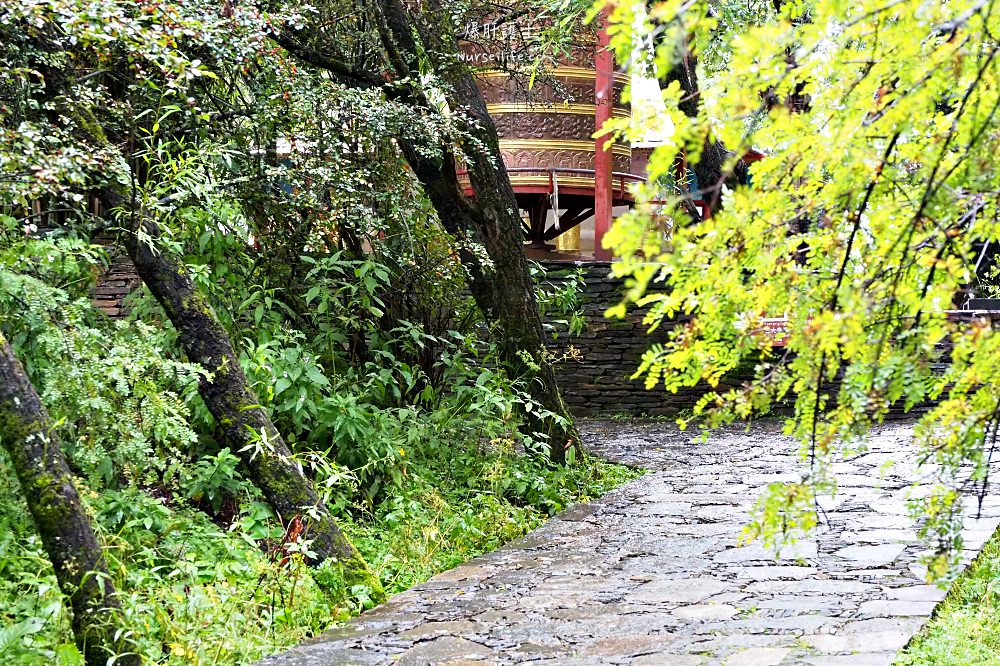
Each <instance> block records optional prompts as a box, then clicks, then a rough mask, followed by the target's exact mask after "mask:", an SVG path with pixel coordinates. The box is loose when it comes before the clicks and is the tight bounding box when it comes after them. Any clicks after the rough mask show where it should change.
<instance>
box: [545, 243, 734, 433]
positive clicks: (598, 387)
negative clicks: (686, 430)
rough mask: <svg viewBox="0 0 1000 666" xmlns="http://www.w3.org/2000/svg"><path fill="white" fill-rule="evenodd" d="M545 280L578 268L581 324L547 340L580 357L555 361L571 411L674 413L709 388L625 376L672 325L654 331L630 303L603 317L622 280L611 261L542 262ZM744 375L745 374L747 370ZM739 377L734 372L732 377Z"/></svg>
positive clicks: (559, 349) (560, 278) (557, 278)
mask: <svg viewBox="0 0 1000 666" xmlns="http://www.w3.org/2000/svg"><path fill="white" fill-rule="evenodd" d="M542 266H544V268H545V269H546V271H547V272H548V276H549V278H548V279H549V281H551V282H553V283H558V282H561V281H563V280H565V278H566V276H568V275H569V274H571V273H572V272H574V271H576V270H582V271H583V277H584V282H585V287H584V288H583V294H582V298H583V304H582V310H583V314H584V318H585V321H586V327H585V329H584V331H583V333H581V334H580V335H579V336H576V337H572V338H571V337H569V336H568V335H567V334H566V328H565V326H560V325H556V324H551V322H550V325H553V326H555V328H556V329H557V330H559V332H560V335H559V337H558V339H557V340H556V341H555V343H553V344H552V345H551V347H552V349H553V351H554V352H555V353H557V354H558V353H560V352H563V351H565V350H566V348H567V347H569V346H570V345H572V346H573V347H575V348H576V349H577V350H579V352H580V358H579V360H573V359H567V360H564V361H562V362H561V363H560V364H559V366H558V367H557V374H558V378H559V386H560V388H561V389H562V391H563V395H564V396H565V398H566V401H567V402H568V403H569V406H570V409H571V411H572V412H573V414H575V415H576V416H608V415H615V414H622V415H626V414H627V415H630V416H674V415H676V414H678V413H679V412H681V411H683V410H684V409H689V408H691V407H692V406H694V404H695V403H696V402H697V401H698V399H699V398H700V397H701V396H702V395H704V394H705V393H706V392H707V391H708V390H709V389H708V388H707V387H704V386H699V387H694V388H686V389H681V390H680V391H678V392H677V393H669V392H667V391H666V390H665V389H664V388H663V386H662V385H661V386H659V387H657V388H655V389H652V390H648V391H647V390H646V388H645V386H644V380H642V379H630V377H631V375H632V374H633V373H634V372H635V371H636V369H637V368H638V367H639V361H640V359H641V358H642V355H643V353H644V352H645V351H646V350H647V349H648V348H649V346H650V345H652V344H655V343H657V342H664V341H666V339H667V335H668V334H669V332H670V330H671V329H672V326H671V325H670V324H666V325H664V326H662V327H661V328H660V329H658V330H657V331H654V332H653V333H648V332H647V328H648V327H647V326H645V325H644V324H643V323H642V319H643V316H644V314H645V310H641V309H637V308H634V307H633V308H630V309H629V312H628V314H627V315H626V317H625V318H624V319H608V318H606V317H605V316H604V313H605V311H606V310H607V309H608V308H609V307H610V306H612V305H615V304H616V303H618V302H619V300H620V298H621V294H622V288H623V282H622V280H620V279H618V278H616V277H614V276H612V275H611V264H610V262H606V261H605V262H556V261H550V262H542ZM748 378H749V375H748ZM737 379H738V378H737Z"/></svg>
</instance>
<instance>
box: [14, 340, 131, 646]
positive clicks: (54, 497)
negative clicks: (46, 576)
mask: <svg viewBox="0 0 1000 666" xmlns="http://www.w3.org/2000/svg"><path fill="white" fill-rule="evenodd" d="M51 429H52V423H51V421H50V420H49V415H48V413H47V412H46V411H45V407H44V406H43V405H42V402H41V400H40V399H39V397H38V393H37V392H36V391H35V387H34V386H32V384H31V381H30V380H29V379H28V376H27V374H25V372H24V368H23V367H21V363H20V362H19V361H18V360H17V358H16V357H15V356H14V352H13V350H12V349H11V347H10V343H8V342H7V340H5V339H4V337H3V336H2V335H0V440H2V443H3V446H4V448H5V449H6V450H7V453H8V454H9V455H10V458H11V461H12V462H13V464H14V473H15V474H17V478H18V481H19V482H20V484H21V490H22V491H23V492H24V496H25V499H26V500H27V502H28V509H29V511H31V515H32V517H33V518H34V519H35V526H36V527H37V528H38V534H39V535H40V536H41V537H42V544H43V545H44V546H45V552H46V553H48V555H49V560H51V562H52V568H53V569H54V570H55V573H56V580H58V581H59V589H61V590H62V592H63V594H64V595H65V596H66V598H67V599H68V600H69V603H70V607H71V608H72V610H73V622H72V626H73V636H74V638H75V639H76V645H77V647H78V648H79V649H80V652H81V653H82V654H83V656H84V658H85V659H86V661H87V664H89V666H104V664H106V663H107V661H108V659H109V658H110V657H112V656H114V655H119V656H118V657H117V659H116V661H115V663H116V664H122V665H123V666H138V664H139V657H138V655H135V654H128V653H127V652H126V650H127V649H128V648H127V646H126V645H125V644H124V642H123V641H121V640H120V639H118V638H116V637H115V635H116V633H118V632H119V630H121V629H123V627H122V626H121V625H120V622H121V619H122V618H121V606H120V604H119V603H118V598H117V596H116V593H115V586H114V583H113V582H112V581H111V576H110V575H109V574H108V567H107V564H106V563H105V560H104V554H103V552H102V551H101V546H100V544H98V543H97V538H96V537H95V536H94V530H93V528H92V527H91V525H90V519H89V518H88V517H87V513H86V511H85V510H84V508H83V505H82V504H81V503H80V496H79V494H78V493H77V491H76V485H75V484H74V483H73V477H72V475H71V474H70V471H69V466H68V465H67V464H66V459H65V457H63V453H62V450H61V448H60V447H59V442H58V441H56V439H55V438H54V437H52V435H51V434H50V431H51ZM122 633H124V632H122Z"/></svg>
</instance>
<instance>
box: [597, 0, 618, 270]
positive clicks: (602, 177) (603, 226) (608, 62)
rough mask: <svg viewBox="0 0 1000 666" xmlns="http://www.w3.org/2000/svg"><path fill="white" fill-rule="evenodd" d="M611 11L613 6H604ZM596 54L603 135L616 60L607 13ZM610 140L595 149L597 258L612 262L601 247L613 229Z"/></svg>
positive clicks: (600, 140) (610, 108) (602, 19)
mask: <svg viewBox="0 0 1000 666" xmlns="http://www.w3.org/2000/svg"><path fill="white" fill-rule="evenodd" d="M605 8H606V9H610V8H611V5H610V3H607V4H606V5H605ZM597 21H598V24H597V27H598V32H597V51H596V53H595V54H594V64H595V66H596V69H597V76H596V77H595V86H594V105H595V107H596V108H595V111H594V127H595V129H596V131H598V132H599V131H600V130H601V128H602V127H604V122H605V121H606V120H610V119H611V115H612V113H613V111H614V108H615V100H614V85H615V84H614V70H615V65H614V58H613V56H612V55H611V51H610V50H609V49H608V30H607V25H608V23H607V16H606V14H605V13H604V12H601V14H599V15H598V17H597ZM607 141H608V139H607V137H603V136H602V137H598V138H597V141H596V145H595V146H594V258H595V259H610V258H611V252H609V251H608V250H605V249H604V248H603V247H602V246H601V242H602V240H603V239H604V234H605V233H607V231H608V229H609V228H610V227H611V192H612V185H611V173H612V170H613V161H612V159H611V157H612V153H611V145H610V144H609V145H608V147H607V150H605V149H604V144H605V143H606V142H607Z"/></svg>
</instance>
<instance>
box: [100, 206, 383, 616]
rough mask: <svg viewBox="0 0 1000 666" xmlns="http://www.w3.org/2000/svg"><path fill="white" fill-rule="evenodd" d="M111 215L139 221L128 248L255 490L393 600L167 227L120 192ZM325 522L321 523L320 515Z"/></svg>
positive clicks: (324, 551)
mask: <svg viewBox="0 0 1000 666" xmlns="http://www.w3.org/2000/svg"><path fill="white" fill-rule="evenodd" d="M102 198H103V199H104V203H105V205H106V206H107V207H108V209H109V210H111V209H115V208H124V210H125V211H126V214H129V213H130V212H131V215H132V219H133V222H132V224H131V225H130V226H131V229H130V230H128V232H127V233H126V234H125V247H126V249H127V251H128V253H129V256H130V258H131V259H132V262H133V263H134V264H135V267H136V272H137V273H138V274H139V277H140V278H141V279H142V281H143V283H144V284H145V285H146V286H147V287H148V288H149V290H150V291H151V292H152V294H153V296H154V297H155V298H156V300H157V302H159V304H160V305H161V306H162V307H163V309H164V311H165V312H166V314H167V317H168V318H169V319H170V322H171V323H172V324H173V325H174V328H176V329H177V331H178V333H179V334H180V335H179V336H178V338H179V341H180V344H181V347H183V349H184V352H185V353H186V354H187V356H188V359H190V360H191V361H192V362H194V363H198V364H199V365H201V366H202V367H203V368H205V370H207V371H208V372H209V373H210V374H211V377H210V378H202V380H201V382H200V384H199V393H200V394H201V397H202V399H203V400H204V401H205V404H206V405H207V406H208V410H209V411H210V412H211V413H212V416H213V417H214V418H215V420H216V421H217V422H218V423H219V425H220V426H221V427H222V431H223V433H224V437H225V440H226V443H227V444H228V445H229V446H230V447H231V448H232V449H233V451H234V452H236V455H238V456H239V457H240V459H241V461H242V462H243V464H244V465H245V467H246V469H247V471H248V472H249V476H250V479H251V480H252V481H253V483H254V485H256V486H257V487H258V488H260V490H261V492H263V493H264V497H265V498H266V499H267V501H268V502H269V503H270V504H271V505H272V506H273V507H274V509H275V511H277V512H278V514H279V515H280V516H281V517H282V519H283V520H284V521H285V522H286V523H287V522H288V521H291V520H292V519H293V518H294V517H295V516H299V517H300V518H301V520H302V521H303V523H304V524H305V525H306V532H305V535H304V536H305V538H307V539H311V540H312V550H313V552H315V553H316V555H317V559H316V563H321V562H323V561H326V560H332V561H333V562H335V563H336V564H337V566H338V567H340V568H341V571H342V572H343V577H344V583H345V585H346V586H347V587H348V588H350V587H351V586H353V585H366V586H368V587H369V588H370V589H371V590H372V592H373V598H375V599H377V600H381V599H383V598H384V597H385V593H384V591H383V589H382V585H381V583H380V582H379V579H378V577H377V576H376V575H375V574H374V573H373V572H372V571H371V570H370V569H369V568H368V565H367V563H366V562H365V561H364V559H363V558H362V556H361V554H360V553H359V552H358V550H357V548H355V547H354V544H352V543H351V541H350V539H349V538H348V537H347V535H346V534H344V532H343V531H342V530H341V529H340V527H339V526H338V525H337V524H336V521H335V520H334V519H333V517H332V516H331V515H330V513H329V511H328V510H327V509H326V507H325V506H324V505H323V502H322V500H321V498H320V497H319V494H318V493H317V492H316V488H315V487H314V485H313V483H312V481H311V480H309V479H308V478H307V477H306V476H305V474H304V473H303V471H302V468H301V466H300V465H298V463H296V462H295V461H294V460H293V459H292V452H291V450H290V449H289V448H288V445H287V444H285V441H284V439H282V437H281V435H280V434H279V433H278V431H277V429H276V428H275V427H274V424H273V423H272V422H271V419H270V418H269V417H268V415H267V412H266V411H265V410H264V408H263V407H262V406H261V405H260V400H259V399H258V397H257V396H256V395H255V394H254V392H253V390H252V389H251V388H250V385H249V383H248V382H247V378H246V375H245V374H244V373H243V368H242V367H240V361H239V356H238V355H237V354H236V351H235V350H234V349H233V346H232V344H231V343H230V341H229V335H228V334H227V332H226V330H225V329H224V328H223V327H222V324H221V323H219V320H218V318H217V317H216V316H215V313H214V312H213V311H212V308H211V306H210V305H209V304H208V302H207V301H206V300H205V298H204V297H203V296H202V295H201V294H200V293H199V292H198V290H197V288H196V287H195V286H194V283H193V282H192V281H191V278H190V276H189V275H188V273H187V269H186V267H185V266H184V265H183V264H182V263H181V262H179V261H178V260H177V259H175V258H174V257H172V256H171V255H169V254H168V253H166V252H165V251H164V250H162V249H161V248H158V247H156V244H157V240H158V239H159V237H160V230H159V227H158V226H157V225H156V223H155V222H153V221H152V220H150V219H148V218H146V217H145V216H143V215H142V214H141V211H137V210H135V207H134V206H132V205H131V204H130V202H129V201H127V200H125V199H124V198H123V197H122V196H121V195H119V194H117V193H111V192H107V191H106V192H104V193H103V196H102ZM317 515H318V517H314V516H317Z"/></svg>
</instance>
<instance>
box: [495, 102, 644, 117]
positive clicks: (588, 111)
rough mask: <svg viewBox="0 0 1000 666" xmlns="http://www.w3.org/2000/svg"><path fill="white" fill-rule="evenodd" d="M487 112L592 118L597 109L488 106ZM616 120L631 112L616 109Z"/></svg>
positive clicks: (585, 106) (569, 106)
mask: <svg viewBox="0 0 1000 666" xmlns="http://www.w3.org/2000/svg"><path fill="white" fill-rule="evenodd" d="M486 110H487V111H489V112H490V115H493V114H494V113H569V114H573V115H579V116H592V115H594V114H595V113H597V107H596V106H595V105H593V104H517V103H506V104H487V105H486ZM614 115H615V117H616V118H628V117H629V116H630V115H631V111H629V110H628V109H623V108H621V107H615V110H614Z"/></svg>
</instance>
